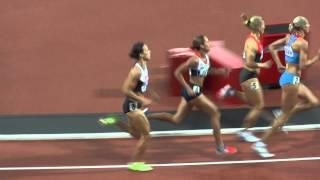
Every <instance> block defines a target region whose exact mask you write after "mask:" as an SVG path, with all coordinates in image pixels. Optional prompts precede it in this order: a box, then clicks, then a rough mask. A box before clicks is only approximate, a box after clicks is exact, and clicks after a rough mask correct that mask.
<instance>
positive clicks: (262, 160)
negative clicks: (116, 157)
mask: <svg viewBox="0 0 320 180" xmlns="http://www.w3.org/2000/svg"><path fill="white" fill-rule="evenodd" d="M318 160H320V157H301V158H286V159H259V160H241V161H218V162H192V163H165V164H151V165H152V166H153V167H180V166H208V165H232V164H257V163H278V162H297V161H318ZM123 168H127V165H92V166H39V167H0V171H30V170H79V169H123Z"/></svg>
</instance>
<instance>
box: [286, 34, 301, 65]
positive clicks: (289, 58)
mask: <svg viewBox="0 0 320 180" xmlns="http://www.w3.org/2000/svg"><path fill="white" fill-rule="evenodd" d="M298 38H299V37H298V36H296V35H294V34H291V35H290V37H289V41H288V43H287V44H286V45H285V46H284V52H285V60H286V62H288V63H292V64H299V63H300V53H298V52H295V51H294V50H293V49H292V44H293V43H294V42H295V41H296V40H297V39H298Z"/></svg>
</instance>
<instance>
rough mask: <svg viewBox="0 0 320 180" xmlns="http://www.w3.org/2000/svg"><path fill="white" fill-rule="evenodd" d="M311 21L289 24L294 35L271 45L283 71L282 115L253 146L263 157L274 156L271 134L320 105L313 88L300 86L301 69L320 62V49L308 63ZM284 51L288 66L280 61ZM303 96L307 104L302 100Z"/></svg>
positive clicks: (272, 52) (279, 68)
mask: <svg viewBox="0 0 320 180" xmlns="http://www.w3.org/2000/svg"><path fill="white" fill-rule="evenodd" d="M309 28H310V24H309V21H308V20H307V19H306V18H305V17H302V16H298V17H296V18H294V19H293V22H292V23H290V25H289V31H290V34H289V35H287V36H286V37H284V38H282V39H279V40H277V41H275V42H273V43H272V44H270V45H269V49H270V52H271V55H272V57H273V59H274V61H275V63H276V64H277V67H278V70H279V71H280V72H283V71H284V72H283V73H282V75H281V77H280V80H279V83H280V86H281V88H282V97H281V103H282V104H281V109H282V114H281V115H280V116H279V117H277V118H276V119H275V120H274V123H273V124H272V127H271V128H270V129H269V130H268V131H267V132H265V134H264V135H263V137H262V139H261V141H259V142H256V143H255V144H253V146H252V148H253V149H254V150H255V151H256V152H258V154H259V155H260V156H261V157H264V158H268V157H273V156H274V154H272V153H269V152H268V150H267V145H266V144H265V143H266V141H267V140H268V139H269V137H270V136H271V134H273V132H275V131H276V130H278V129H279V128H280V127H281V126H283V124H284V123H286V122H287V121H288V119H289V118H290V117H291V116H292V115H293V114H295V113H296V112H298V111H302V110H307V109H310V108H313V107H316V106H318V105H319V100H318V98H317V97H316V96H315V95H314V94H313V93H312V92H311V90H310V89H309V88H307V87H306V86H305V85H303V84H302V83H300V75H301V70H303V69H305V68H307V67H310V66H311V65H312V64H314V63H315V62H317V61H319V59H320V50H318V53H317V55H316V56H315V57H313V58H312V59H310V60H308V58H307V52H308V42H307V41H306V40H305V39H304V37H305V36H306V35H307V33H308V32H309ZM280 48H284V50H285V61H286V66H283V65H282V63H281V62H280V59H279V56H278V54H277V50H279V49H280ZM298 97H302V98H303V101H298V100H299V99H298Z"/></svg>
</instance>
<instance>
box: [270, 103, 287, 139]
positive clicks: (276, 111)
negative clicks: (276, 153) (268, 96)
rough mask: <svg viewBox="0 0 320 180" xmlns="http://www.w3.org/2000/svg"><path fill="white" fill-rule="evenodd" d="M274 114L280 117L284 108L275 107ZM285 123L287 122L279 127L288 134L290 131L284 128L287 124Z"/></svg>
mask: <svg viewBox="0 0 320 180" xmlns="http://www.w3.org/2000/svg"><path fill="white" fill-rule="evenodd" d="M272 114H273V115H274V117H275V118H278V117H279V116H280V115H281V114H282V110H281V109H273V110H272ZM285 125H286V124H284V125H282V126H281V127H279V130H280V131H282V132H284V133H285V134H288V131H287V130H286V129H284V128H283V126H285Z"/></svg>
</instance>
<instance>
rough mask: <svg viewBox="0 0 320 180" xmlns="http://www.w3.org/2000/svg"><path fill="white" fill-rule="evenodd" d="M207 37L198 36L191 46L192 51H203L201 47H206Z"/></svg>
mask: <svg viewBox="0 0 320 180" xmlns="http://www.w3.org/2000/svg"><path fill="white" fill-rule="evenodd" d="M205 37H206V36H205V35H198V36H196V37H195V38H194V39H193V40H192V45H191V49H195V50H198V51H199V50H200V49H201V47H200V46H201V45H204V38H205Z"/></svg>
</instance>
